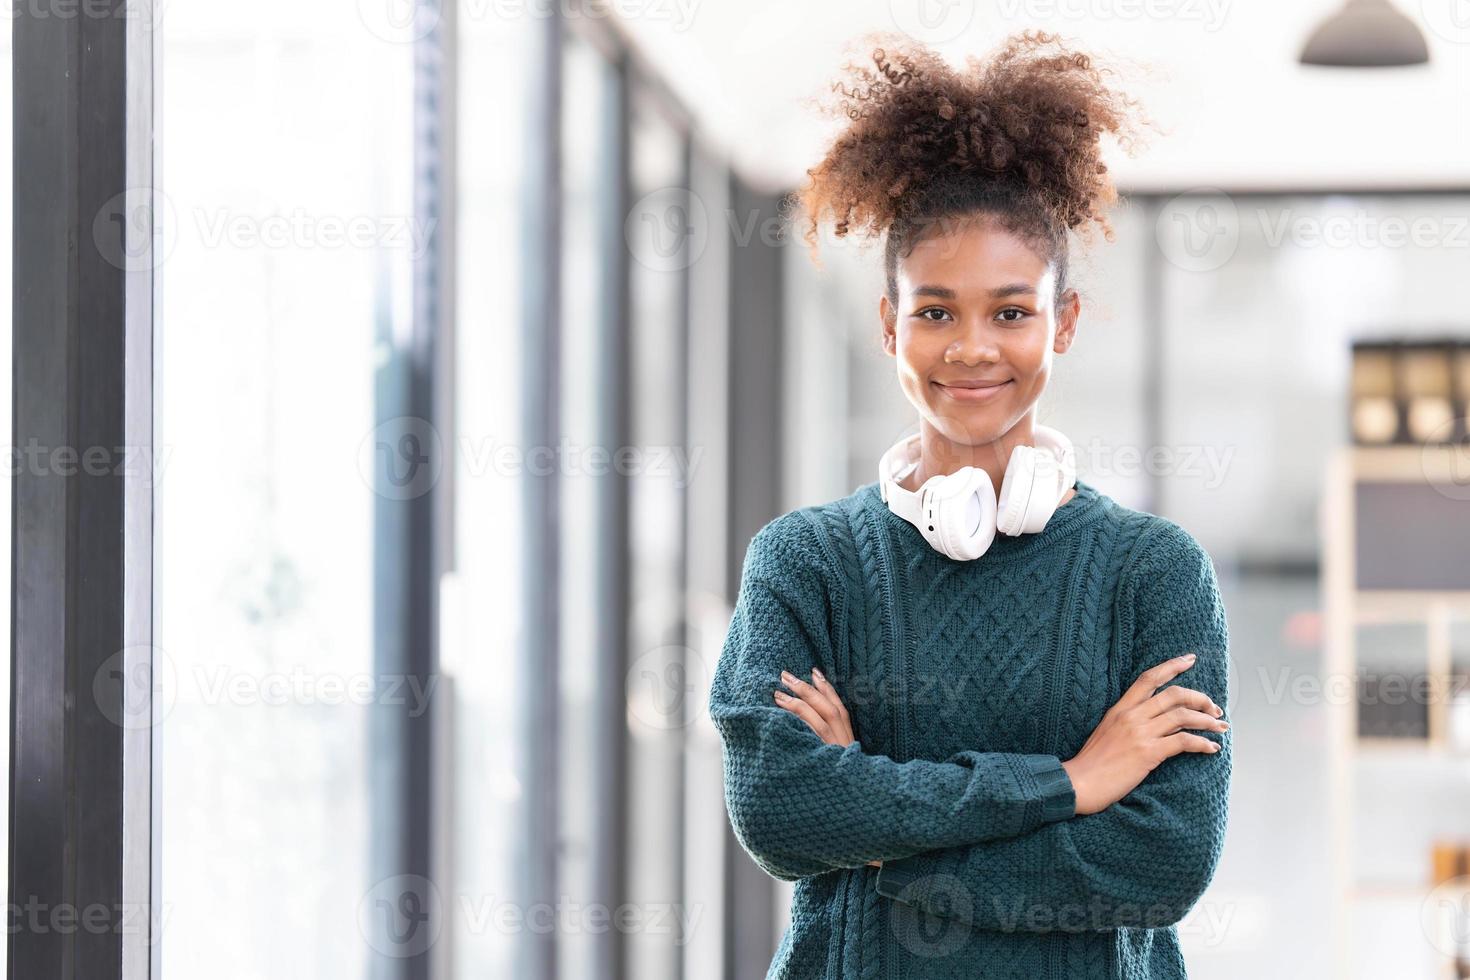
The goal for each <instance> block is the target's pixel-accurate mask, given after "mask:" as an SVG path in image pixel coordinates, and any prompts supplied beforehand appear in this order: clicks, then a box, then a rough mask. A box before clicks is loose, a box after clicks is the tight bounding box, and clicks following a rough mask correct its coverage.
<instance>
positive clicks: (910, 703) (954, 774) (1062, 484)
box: [709, 34, 1231, 980]
mask: <svg viewBox="0 0 1470 980" xmlns="http://www.w3.org/2000/svg"><path fill="white" fill-rule="evenodd" d="M872 62H873V64H872V67H858V68H855V69H852V72H853V75H852V78H851V80H850V83H849V84H846V85H839V86H837V87H835V89H834V90H835V91H837V92H838V93H839V97H840V100H841V108H842V109H843V110H844V111H845V114H846V115H847V117H848V119H849V122H848V124H847V126H846V128H845V130H844V131H843V132H842V133H841V134H840V135H838V136H837V138H836V140H835V141H834V142H833V143H832V145H831V147H830V149H829V151H828V153H827V155H826V157H825V159H823V160H822V161H821V162H820V163H819V164H818V165H817V166H816V167H814V168H813V169H812V170H811V171H809V174H810V177H811V180H810V182H809V184H808V186H806V187H805V188H804V189H803V191H802V192H801V194H800V195H799V197H798V201H799V203H800V204H801V205H802V216H803V217H804V218H805V220H806V221H807V222H808V227H807V234H808V239H809V240H810V241H812V242H813V244H815V231H816V228H817V225H818V223H819V222H821V221H825V220H829V219H830V220H832V221H833V222H834V223H835V229H836V233H837V234H838V235H846V234H849V233H853V232H866V233H867V234H868V235H869V236H876V235H882V236H883V237H884V239H885V259H886V263H885V265H886V280H887V281H886V283H884V284H883V289H882V290H881V292H882V295H881V297H880V298H879V300H878V319H879V328H880V330H881V331H882V339H883V345H884V349H885V350H886V352H887V353H888V354H889V355H890V356H892V357H893V358H894V363H895V366H896V368H897V375H898V382H899V385H900V387H901V388H902V389H903V392H904V394H905V395H906V396H907V398H908V400H909V402H910V403H911V404H912V405H913V407H914V409H915V410H916V411H917V413H918V416H919V418H918V422H919V431H918V434H917V436H916V437H914V438H913V439H911V440H908V441H905V442H902V443H900V444H898V445H897V446H894V447H893V449H892V450H890V451H889V452H888V453H887V454H885V456H884V458H883V460H882V463H881V465H880V473H879V479H878V480H877V481H875V482H873V483H868V484H866V485H864V486H861V487H859V488H858V489H857V490H856V491H854V492H853V493H852V494H851V495H849V496H847V497H844V498H842V499H840V500H836V501H832V502H830V503H828V504H824V505H820V506H811V507H804V508H801V509H799V510H795V511H792V512H790V513H788V514H785V515H782V516H781V517H778V518H776V519H775V520H773V521H771V522H770V523H769V524H767V525H766V526H765V527H763V528H761V530H760V531H759V533H757V534H756V535H755V537H754V538H753V539H752V540H751V542H750V545H749V549H748V551H747V552H746V555H745V564H744V571H743V575H742V580H741V585H740V591H739V595H738V598H737V601H736V605H735V610H734V617H733V620H732V622H731V625H730V630H729V634H728V638H727V640H726V643H725V647H724V650H723V652H722V654H721V657H720V661H719V664H718V665H717V667H716V670H715V674H714V677H713V681H712V685H711V693H710V701H709V708H710V714H711V717H712V719H713V721H714V724H715V726H716V727H717V729H718V730H719V732H720V735H721V737H722V739H723V741H724V750H725V792H726V803H727V807H728V810H729V814H730V820H731V823H732V826H733V828H734V831H735V834H736V836H737V838H738V840H739V842H740V844H741V845H742V846H743V847H744V848H745V850H746V851H747V852H748V853H749V854H750V855H751V857H752V858H753V859H754V860H755V861H756V862H757V863H758V864H759V865H760V867H761V868H763V869H764V870H765V871H767V872H768V873H769V874H771V875H773V876H775V877H777V878H780V879H782V880H785V881H792V882H795V883H796V884H795V889H794V892H793V898H792V906H791V922H790V925H789V927H788V928H787V929H786V931H785V933H784V935H783V936H782V939H781V943H780V946H779V948H778V950H777V952H776V956H775V960H774V961H773V962H772V964H771V968H770V972H769V974H768V977H771V978H793V980H813V978H819V977H820V978H843V980H873V978H878V977H882V978H885V980H897V978H909V980H919V978H930V977H954V978H961V977H963V978H967V980H970V978H980V977H984V978H987V980H993V978H1000V977H1016V978H1025V980H1038V978H1056V980H1063V978H1066V980H1078V978H1125V977H1126V978H1130V980H1144V978H1170V980H1175V978H1183V977H1184V976H1185V967H1184V962H1183V959H1182V957H1181V955H1180V947H1179V939H1178V932H1177V929H1176V928H1175V925H1176V923H1178V922H1179V921H1180V920H1181V919H1182V918H1183V916H1184V915H1185V913H1186V912H1188V911H1189V910H1190V909H1191V907H1192V906H1194V905H1195V903H1196V902H1197V900H1198V899H1199V898H1200V896H1201V894H1202V893H1203V892H1204V890H1205V887H1206V885H1207V884H1208V883H1209V881H1210V879H1211V877H1212V875H1213V874H1214V871H1215V868H1216V865H1217V863H1218V861H1219V857H1220V850H1221V844H1222V841H1223V837H1224V833H1225V825H1226V800H1227V795H1228V789H1229V781H1230V770H1231V751H1230V744H1231V740H1230V734H1229V726H1228V725H1227V724H1226V723H1225V721H1224V720H1223V715H1224V708H1225V707H1226V682H1227V659H1226V657H1227V647H1228V633H1227V628H1226V618H1225V610H1224V608H1223V606H1222V604H1221V600H1220V596H1219V592H1218V589H1217V584H1216V579H1215V573H1214V568H1213V566H1212V563H1211V561H1210V558H1209V555H1208V554H1207V553H1206V552H1205V551H1204V550H1203V549H1202V548H1201V547H1200V545H1199V544H1198V542H1197V541H1195V539H1194V538H1193V537H1192V536H1191V535H1190V534H1189V533H1188V532H1187V531H1185V530H1184V529H1183V528H1182V527H1180V526H1179V525H1177V524H1175V523H1173V522H1171V521H1169V520H1167V519H1165V518H1163V517H1159V516H1156V515H1153V514H1148V513H1144V512H1140V511H1135V510H1132V509H1129V508H1127V507H1124V506H1122V505H1121V504H1119V503H1118V502H1116V501H1115V500H1113V499H1112V498H1110V497H1108V496H1107V495H1105V494H1103V493H1101V492H1100V491H1098V490H1097V489H1096V488H1094V487H1093V486H1091V485H1090V484H1088V483H1087V482H1086V481H1084V480H1081V479H1077V478H1076V477H1075V473H1074V470H1073V465H1072V458H1071V451H1070V445H1069V444H1068V443H1067V441H1066V438H1065V436H1062V435H1061V434H1060V433H1058V432H1056V431H1055V430H1051V429H1048V428H1047V427H1045V426H1043V425H1041V424H1039V423H1038V421H1037V420H1036V402H1037V399H1038V397H1039V396H1040V395H1041V393H1042V391H1043V390H1044V389H1045V388H1046V385H1047V381H1048V378H1049V377H1050V373H1051V363H1052V358H1053V356H1054V355H1057V354H1064V353H1066V352H1067V350H1068V349H1069V348H1070V347H1071V345H1072V342H1073V340H1074V338H1075V336H1076V332H1077V327H1078V322H1079V314H1080V310H1081V303H1080V300H1079V297H1078V294H1077V292H1076V290H1075V289H1074V288H1072V287H1071V286H1070V285H1069V283H1068V279H1067V244H1068V238H1067V235H1068V232H1070V231H1073V230H1077V229H1079V226H1083V225H1085V224H1086V223H1088V222H1095V223H1097V224H1099V225H1101V226H1102V228H1103V229H1104V230H1105V231H1106V232H1107V233H1108V237H1109V238H1111V237H1112V236H1111V230H1110V229H1109V228H1108V226H1107V223H1106V219H1105V218H1104V209H1105V207H1106V206H1107V205H1108V204H1109V203H1111V202H1113V201H1114V200H1115V199H1116V194H1115V192H1114V190H1113V189H1112V187H1111V184H1110V182H1109V179H1108V177H1107V170H1106V167H1104V165H1103V164H1102V163H1101V161H1100V155H1099V147H1098V141H1099V138H1100V136H1101V134H1102V133H1103V132H1109V133H1113V134H1115V135H1116V134H1119V133H1122V132H1124V131H1125V130H1126V128H1127V124H1128V121H1129V110H1130V107H1131V105H1132V103H1131V102H1130V101H1129V100H1127V99H1125V98H1123V97H1122V96H1120V95H1118V94H1116V93H1114V92H1113V91H1112V90H1111V89H1110V88H1109V86H1108V85H1107V84H1105V81H1104V73H1103V72H1102V71H1101V70H1099V69H1098V68H1096V67H1095V66H1094V65H1093V64H1092V63H1091V61H1090V59H1089V58H1088V57H1086V56H1084V55H1081V54H1077V53H1073V52H1069V51H1067V50H1066V49H1065V48H1064V47H1063V46H1062V45H1060V44H1059V43H1058V42H1057V39H1056V38H1054V37H1050V36H1048V35H1045V34H1024V35H1019V36H1017V37H1014V38H1012V39H1010V40H1009V41H1008V42H1007V44H1006V45H1005V47H1004V48H1003V49H1002V50H1001V51H1000V52H999V53H998V54H997V55H996V56H995V57H994V58H993V59H992V60H990V61H988V62H985V63H980V62H974V61H972V62H971V63H970V64H969V65H968V67H967V68H966V69H963V70H960V69H956V68H952V67H950V66H949V65H948V64H947V63H946V62H944V61H943V60H942V59H940V58H938V57H937V56H936V55H934V54H933V53H932V52H929V51H927V50H925V49H922V48H908V47H895V46H893V45H886V46H885V47H884V48H882V49H878V50H875V51H874V52H873V56H872Z"/></svg>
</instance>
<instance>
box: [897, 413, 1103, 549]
mask: <svg viewBox="0 0 1470 980" xmlns="http://www.w3.org/2000/svg"><path fill="white" fill-rule="evenodd" d="M1033 430H1034V432H1035V435H1036V442H1037V445H1035V446H1017V447H1016V448H1015V449H1013V450H1011V458H1010V460H1009V461H1008V462H1007V463H1006V472H1005V477H1004V478H1003V479H1002V480H1001V487H1000V499H999V500H997V499H996V496H995V488H994V486H992V484H991V481H990V474H989V473H987V472H985V471H984V470H983V469H981V468H979V467H978V466H963V467H961V468H960V469H958V470H956V471H955V472H953V473H946V474H940V475H937V476H931V477H930V478H929V479H927V480H925V481H924V485H923V486H921V487H920V488H919V489H918V490H917V491H914V490H909V489H907V488H906V487H904V486H903V485H902V484H901V483H900V482H899V481H900V480H902V479H904V478H905V477H907V476H908V475H909V474H910V473H912V472H913V470H914V468H915V467H916V466H918V465H919V435H918V434H917V433H916V434H914V435H912V436H909V437H908V438H907V439H904V440H902V441H900V442H897V443H895V444H894V445H893V446H892V448H890V449H889V450H888V451H887V452H886V453H884V454H883V458H882V459H881V460H879V462H878V487H879V492H880V493H881V494H882V497H883V502H884V503H886V504H887V505H888V509H889V510H891V511H893V513H895V514H897V515H898V516H899V517H902V518H903V519H904V520H906V521H908V522H909V523H910V524H912V525H914V527H916V528H918V529H919V533H920V534H922V535H923V536H924V540H925V541H928V542H929V544H930V546H931V547H933V548H934V550H936V551H939V552H941V553H943V554H945V555H948V556H949V557H950V558H953V559H955V560H956V561H970V560H973V559H975V558H979V557H980V556H981V555H983V554H985V552H986V550H988V549H989V548H990V544H991V542H992V541H994V540H995V532H996V531H1000V532H1001V533H1002V534H1006V535H1010V536H1011V537H1015V536H1017V535H1020V534H1034V533H1036V532H1037V531H1040V530H1041V529H1042V528H1044V527H1046V522H1047V521H1048V520H1050V519H1051V515H1052V514H1054V513H1055V512H1056V509H1057V507H1058V505H1060V503H1061V499H1062V496H1063V495H1064V494H1065V493H1066V492H1067V491H1068V490H1069V489H1071V488H1072V485H1073V484H1074V483H1075V482H1076V480H1077V461H1076V457H1075V455H1074V451H1073V448H1072V442H1071V440H1069V439H1068V438H1067V437H1066V436H1064V435H1062V434H1061V433H1060V432H1058V431H1057V430H1056V429H1053V428H1050V427H1048V426H1045V425H1035V426H1033ZM895 467H897V468H898V469H897V470H896V471H895Z"/></svg>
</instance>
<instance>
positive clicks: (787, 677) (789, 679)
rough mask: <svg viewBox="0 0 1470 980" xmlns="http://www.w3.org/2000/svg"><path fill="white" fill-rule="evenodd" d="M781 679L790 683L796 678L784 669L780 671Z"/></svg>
mask: <svg viewBox="0 0 1470 980" xmlns="http://www.w3.org/2000/svg"><path fill="white" fill-rule="evenodd" d="M781 679H782V680H783V681H785V682H786V683H787V684H790V683H792V682H793V681H795V680H796V678H795V677H792V676H791V675H790V674H788V673H786V671H784V670H783V671H781Z"/></svg>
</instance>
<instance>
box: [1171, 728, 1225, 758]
mask: <svg viewBox="0 0 1470 980" xmlns="http://www.w3.org/2000/svg"><path fill="white" fill-rule="evenodd" d="M1159 741H1161V742H1162V743H1163V744H1164V746H1165V751H1166V752H1167V753H1168V755H1166V756H1165V758H1168V757H1169V756H1174V755H1178V754H1179V753H1180V752H1203V753H1205V754H1206V755H1208V754H1210V753H1213V752H1219V751H1220V743H1219V742H1212V741H1211V740H1209V739H1207V738H1205V737H1204V736H1203V735H1194V734H1192V733H1190V732H1179V733H1178V734H1177V735H1170V736H1168V737H1167V738H1163V739H1160V740H1159Z"/></svg>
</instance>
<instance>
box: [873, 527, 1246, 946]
mask: <svg viewBox="0 0 1470 980" xmlns="http://www.w3.org/2000/svg"><path fill="white" fill-rule="evenodd" d="M1134 554H1135V555H1136V556H1137V560H1136V561H1135V562H1134V563H1133V565H1132V571H1131V573H1130V574H1128V575H1126V576H1125V580H1124V584H1123V585H1122V587H1121V588H1122V590H1123V591H1122V592H1121V593H1120V602H1119V610H1120V617H1125V618H1131V619H1132V626H1131V630H1130V628H1129V625H1128V623H1127V622H1121V623H1120V624H1119V629H1122V630H1126V631H1128V632H1125V633H1124V636H1125V637H1127V636H1130V635H1131V639H1132V644H1131V650H1132V657H1131V668H1132V672H1131V674H1129V675H1128V676H1127V678H1126V683H1125V684H1124V689H1125V690H1126V688H1127V687H1128V686H1129V685H1131V684H1132V683H1133V681H1134V680H1136V679H1137V678H1138V676H1139V675H1140V674H1141V673H1143V671H1145V670H1147V669H1148V668H1150V667H1153V666H1156V665H1157V664H1159V663H1161V662H1163V661H1165V660H1167V659H1169V658H1171V657H1176V656H1180V655H1182V654H1185V653H1189V652H1193V653H1195V654H1197V655H1198V659H1197V660H1196V661H1195V663H1194V666H1193V667H1191V668H1189V669H1188V670H1186V671H1184V672H1183V673H1181V674H1179V675H1178V676H1177V677H1175V678H1174V679H1173V680H1171V681H1169V682H1168V684H1166V685H1164V686H1165V687H1168V686H1172V685H1174V684H1181V685H1183V686H1185V687H1189V688H1193V689H1195V690H1198V691H1203V692H1204V693H1205V694H1207V695H1209V697H1210V698H1211V700H1213V701H1214V702H1215V703H1216V704H1217V705H1219V706H1220V708H1221V709H1222V711H1223V712H1224V714H1223V715H1222V718H1223V719H1224V720H1226V721H1228V720H1229V717H1230V716H1229V712H1230V707H1229V705H1228V704H1227V703H1226V694H1227V691H1226V688H1227V685H1228V670H1229V668H1228V647H1229V636H1228V630H1227V626H1226V619H1225V610H1224V606H1223V604H1222V602H1221V600H1220V595H1219V591H1218V587H1217V583H1216V579H1215V572H1214V566H1213V565H1212V564H1211V561H1210V558H1209V555H1208V554H1207V553H1206V552H1205V551H1204V549H1203V548H1202V547H1201V546H1200V545H1199V544H1198V542H1196V541H1195V540H1194V538H1193V537H1192V536H1191V535H1190V534H1189V533H1188V532H1187V531H1185V530H1184V529H1183V528H1181V527H1179V526H1178V525H1177V524H1173V523H1172V522H1169V521H1167V520H1165V519H1163V518H1158V519H1157V523H1155V524H1154V525H1153V526H1152V527H1151V528H1150V529H1149V530H1148V531H1146V532H1145V536H1144V538H1143V540H1141V541H1140V542H1139V544H1138V545H1137V546H1136V548H1135V552H1134ZM1192 732H1193V734H1196V735H1202V736H1203V737H1205V738H1208V739H1210V740H1212V741H1214V742H1217V743H1219V744H1220V750H1219V751H1218V752H1215V753H1202V752H1182V753H1179V754H1177V755H1173V756H1170V757H1169V758H1167V759H1165V760H1164V761H1163V762H1161V763H1160V764H1159V765H1158V766H1157V767H1156V768H1155V769H1154V770H1153V771H1152V772H1151V773H1149V774H1148V776H1147V777H1146V778H1145V779H1144V780H1143V782H1141V783H1140V784H1139V785H1138V786H1137V787H1135V788H1134V789H1133V790H1132V791H1131V792H1130V793H1129V794H1128V795H1127V796H1124V797H1123V798H1122V799H1121V800H1119V801H1117V802H1116V803H1114V804H1113V805H1112V806H1109V807H1108V808H1106V809H1105V810H1102V811H1100V812H1098V813H1090V814H1084V815H1081V816H1074V817H1072V818H1071V819H1068V820H1064V821H1061V822H1058V823H1052V824H1048V825H1046V826H1044V827H1042V828H1040V829H1038V830H1036V831H1035V832H1032V833H1029V834H1026V835H1024V836H1020V837H1014V838H1010V839H1007V840H1000V841H991V842H983V843H979V844H974V845H965V846H959V847H950V848H946V849H937V850H933V851H930V852H927V853H923V854H917V855H914V856H912V857H909V858H906V859H903V860H900V861H892V862H885V863H884V864H883V867H882V868H881V869H880V870H879V872H878V874H877V880H876V888H877V890H878V892H879V893H880V894H883V895H886V896H888V897H890V898H894V899H897V900H899V901H903V902H907V903H909V904H910V905H913V906H915V907H917V908H920V909H922V910H924V911H926V912H929V913H931V914H934V915H941V916H948V917H950V918H953V919H958V920H961V921H963V922H965V923H968V924H970V925H973V926H977V927H979V928H984V929H999V930H1005V931H1015V930H1020V931H1028V932H1052V931H1082V930H1087V929H1115V928H1123V927H1138V928H1160V927H1164V926H1168V925H1172V924H1175V923H1177V922H1179V921H1180V920H1182V919H1183V918H1184V916H1185V914H1186V913H1187V912H1188V911H1189V909H1190V908H1192V907H1193V906H1194V904H1195V902H1197V901H1198V900H1199V898H1200V896H1201V895H1202V894H1203V893H1204V890H1205V887H1206V886H1207V885H1208V884H1209V882H1210V879H1211V878H1212V877H1213V876H1214V872H1215V868H1216V865H1217V864H1218V862H1219V858H1220V852H1221V849H1222V847H1223V844H1224V837H1225V824H1226V804H1227V796H1228V791H1229V783H1230V771H1231V731H1226V732H1223V733H1221V732H1214V731H1207V730H1199V729H1196V730H1192Z"/></svg>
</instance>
